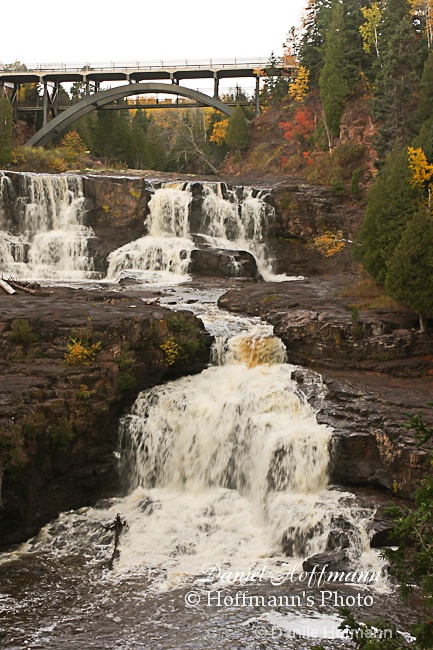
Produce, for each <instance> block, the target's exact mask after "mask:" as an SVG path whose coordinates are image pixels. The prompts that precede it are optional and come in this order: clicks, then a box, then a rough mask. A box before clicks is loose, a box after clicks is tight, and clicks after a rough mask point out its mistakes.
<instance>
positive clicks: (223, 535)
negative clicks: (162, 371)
mask: <svg viewBox="0 0 433 650" xmlns="http://www.w3.org/2000/svg"><path fill="white" fill-rule="evenodd" d="M214 359H215V360H217V361H218V362H219V363H222V364H223V365H218V366H214V367H210V368H208V369H207V370H206V371H204V372H203V373H202V374H201V375H199V376H194V377H188V378H184V379H180V380H178V381H176V382H172V383H170V384H166V385H164V386H160V387H157V388H153V389H150V390H148V391H144V392H143V393H141V394H140V395H139V397H138V398H137V400H136V402H135V404H134V406H133V408H132V411H131V414H130V415H129V416H127V417H126V418H124V419H123V421H122V423H121V427H120V433H121V444H122V447H123V453H122V464H123V467H124V468H126V473H127V475H128V479H129V482H130V489H131V490H132V492H131V494H130V496H129V497H128V500H127V501H128V510H124V511H123V513H124V514H125V516H127V517H128V519H129V521H130V530H129V532H128V537H127V539H125V547H124V549H123V552H122V558H121V559H120V566H121V567H123V568H126V567H127V566H130V563H131V562H132V563H134V565H135V566H136V567H137V565H138V566H139V565H140V564H141V563H145V562H149V561H150V562H151V563H152V565H154V564H158V562H161V561H162V558H163V557H165V561H164V568H165V571H166V572H168V574H169V581H173V582H176V578H175V577H174V576H175V575H176V576H177V577H179V576H182V575H184V574H194V573H195V574H197V573H198V572H199V571H200V567H201V566H202V565H204V564H206V563H212V562H213V563H215V562H217V563H224V565H225V566H226V567H231V569H232V570H234V571H237V570H246V569H247V568H248V567H251V566H255V565H257V563H258V562H259V561H260V558H263V557H266V558H270V557H272V556H275V555H277V556H278V555H279V556H280V555H281V553H282V546H284V549H285V551H286V552H287V553H288V555H290V556H292V559H293V561H296V560H297V561H298V566H300V565H299V562H300V560H301V559H304V558H305V557H307V556H308V555H312V554H315V553H319V552H324V551H327V550H330V549H333V548H335V543H336V538H338V535H340V537H339V538H338V539H340V540H341V538H342V537H344V538H345V544H346V546H347V554H348V556H350V557H351V558H352V560H353V562H355V563H359V562H360V561H361V557H362V562H365V561H366V559H367V557H368V555H369V552H370V551H369V544H368V537H367V534H366V533H365V531H364V530H363V525H362V524H363V523H364V524H365V520H366V519H368V517H369V516H371V512H368V513H367V512H365V511H361V510H360V509H356V508H354V501H353V497H352V496H351V495H349V494H347V493H344V492H339V491H337V490H331V489H327V470H328V464H329V443H330V440H331V436H332V431H331V430H330V429H329V428H327V427H325V426H322V425H319V424H318V423H317V421H316V417H315V412H314V410H313V408H312V407H311V406H310V405H309V403H308V401H307V398H306V397H305V395H304V394H303V393H302V392H301V391H299V389H298V387H297V384H296V381H295V380H294V379H292V374H293V372H294V370H295V367H293V366H290V365H287V364H285V363H284V359H285V350H284V347H283V345H282V343H281V341H280V340H279V339H277V338H275V337H273V336H271V335H270V332H269V329H268V331H267V332H265V331H264V329H263V326H261V327H260V328H259V331H252V332H250V333H248V334H245V333H242V334H237V335H236V336H234V337H232V338H231V339H229V340H227V338H226V337H222V338H221V339H219V340H217V341H216V344H215V347H214ZM316 382H320V378H319V377H318V376H317V377H316ZM319 388H320V387H319ZM320 390H322V389H321V388H320ZM320 390H319V392H320ZM116 507H117V508H119V505H116ZM140 508H141V509H142V510H143V509H144V511H145V513H146V516H145V517H143V516H142V515H140ZM134 511H135V512H134ZM131 512H133V513H134V514H133V516H132V518H131ZM363 519H364V522H362V520H363ZM342 527H343V528H344V532H342V530H341V528H342ZM172 558H175V560H173V559H172ZM368 561H373V563H375V562H376V559H375V558H373V559H371V558H370V559H369V560H368ZM268 562H269V560H268ZM271 564H272V561H271ZM169 567H171V571H170V570H169Z"/></svg>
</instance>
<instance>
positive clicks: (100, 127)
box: [94, 110, 130, 162]
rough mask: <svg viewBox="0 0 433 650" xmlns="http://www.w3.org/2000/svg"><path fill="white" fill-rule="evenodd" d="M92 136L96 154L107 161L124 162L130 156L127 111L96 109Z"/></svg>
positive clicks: (128, 117)
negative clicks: (94, 128) (94, 127)
mask: <svg viewBox="0 0 433 650" xmlns="http://www.w3.org/2000/svg"><path fill="white" fill-rule="evenodd" d="M94 138H95V139H94V146H95V153H96V154H97V155H98V156H101V157H102V158H104V160H106V161H107V162H126V161H127V160H128V159H129V158H130V116H129V111H126V110H118V111H117V110H100V111H98V113H97V120H96V131H95V136H94Z"/></svg>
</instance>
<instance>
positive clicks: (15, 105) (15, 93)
mask: <svg viewBox="0 0 433 650" xmlns="http://www.w3.org/2000/svg"><path fill="white" fill-rule="evenodd" d="M19 92H20V84H14V89H13V91H12V95H11V104H12V109H13V112H14V121H15V122H16V121H17V120H18V93H19Z"/></svg>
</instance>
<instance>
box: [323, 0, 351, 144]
mask: <svg viewBox="0 0 433 650" xmlns="http://www.w3.org/2000/svg"><path fill="white" fill-rule="evenodd" d="M344 40H345V31H344V13H343V5H342V4H341V3H339V2H338V3H336V4H335V6H334V8H333V12H332V20H331V24H330V26H329V30H328V34H327V37H326V45H325V56H324V66H323V70H322V72H321V74H320V79H319V85H320V98H321V100H322V104H323V109H324V111H325V120H326V125H327V127H328V129H329V131H330V132H331V133H332V134H333V135H334V136H339V134H340V122H341V116H342V114H343V107H344V102H345V100H346V98H347V96H348V94H349V85H348V83H347V78H346V76H345V74H344V62H345V59H344V52H345V49H346V47H345V43H344Z"/></svg>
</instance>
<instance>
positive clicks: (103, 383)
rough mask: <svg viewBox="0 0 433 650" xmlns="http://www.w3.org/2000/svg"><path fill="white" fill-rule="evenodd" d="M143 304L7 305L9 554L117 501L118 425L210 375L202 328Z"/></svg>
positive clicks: (132, 298)
mask: <svg viewBox="0 0 433 650" xmlns="http://www.w3.org/2000/svg"><path fill="white" fill-rule="evenodd" d="M142 298H143V293H140V294H139V295H134V294H133V293H128V294H124V295H122V293H114V294H110V293H108V294H101V293H97V292H85V291H81V290H77V291H73V290H67V289H62V290H60V289H58V290H56V291H55V292H53V293H52V294H51V295H49V296H46V297H43V298H42V297H33V296H28V295H26V296H19V295H16V296H13V297H7V296H3V297H1V296H0V301H1V317H0V359H1V361H0V371H1V375H2V390H1V395H0V430H1V433H2V435H1V441H0V444H1V446H0V461H2V462H3V483H2V490H1V501H2V509H1V510H0V546H1V545H4V544H10V543H14V542H17V541H22V540H24V539H26V538H28V537H29V536H31V535H32V534H34V533H35V532H36V531H37V530H38V529H39V528H40V526H41V525H43V524H44V523H46V522H47V521H49V520H50V519H51V518H52V517H54V516H55V515H56V514H57V513H59V512H60V511H62V510H69V509H71V508H77V507H82V506H83V505H89V504H91V503H93V502H94V501H95V500H96V499H97V498H98V497H100V496H102V495H104V496H107V495H110V494H114V493H115V492H116V493H118V490H119V489H120V486H119V484H118V479H117V478H116V477H117V472H116V459H115V457H114V455H113V450H114V449H115V447H116V432H117V424H118V420H119V417H120V416H121V415H122V413H124V412H125V411H126V410H127V409H128V408H129V406H130V405H131V403H132V401H133V400H134V399H135V397H136V395H137V393H138V392H139V391H140V390H142V389H144V388H146V387H149V386H153V385H155V384H157V383H160V382H161V381H162V380H163V379H165V378H174V377H176V376H179V375H182V374H187V373H193V372H199V371H201V370H202V369H203V368H204V367H205V366H206V364H207V362H208V357H209V346H210V337H209V336H208V335H207V333H206V332H205V331H204V329H203V325H202V323H201V321H199V320H197V319H196V318H195V317H194V316H193V315H192V314H191V313H190V312H176V313H174V312H172V311H170V310H168V309H166V308H162V307H159V306H158V305H157V304H152V305H146V304H145V303H144V302H143V299H142ZM87 351H89V352H87ZM92 351H93V353H94V354H92ZM87 355H88V356H87Z"/></svg>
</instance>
